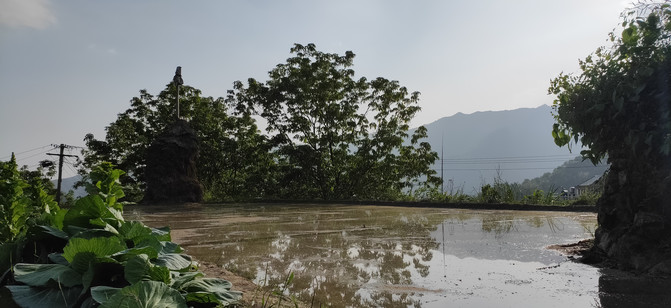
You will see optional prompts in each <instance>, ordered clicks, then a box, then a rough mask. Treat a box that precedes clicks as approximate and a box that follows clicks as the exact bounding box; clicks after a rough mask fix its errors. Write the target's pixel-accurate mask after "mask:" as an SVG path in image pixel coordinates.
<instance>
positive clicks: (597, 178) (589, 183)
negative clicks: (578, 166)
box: [578, 175, 601, 187]
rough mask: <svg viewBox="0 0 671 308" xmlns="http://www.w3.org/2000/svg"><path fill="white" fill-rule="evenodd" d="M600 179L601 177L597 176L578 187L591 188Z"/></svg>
mask: <svg viewBox="0 0 671 308" xmlns="http://www.w3.org/2000/svg"><path fill="white" fill-rule="evenodd" d="M600 179H601V175H595V176H593V177H592V178H591V179H589V180H587V181H585V182H583V183H582V184H580V185H578V187H585V186H590V185H592V184H594V183H596V182H597V181H598V180H600Z"/></svg>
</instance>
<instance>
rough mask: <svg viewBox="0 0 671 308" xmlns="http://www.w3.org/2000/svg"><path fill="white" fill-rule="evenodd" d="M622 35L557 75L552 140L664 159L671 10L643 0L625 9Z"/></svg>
mask: <svg viewBox="0 0 671 308" xmlns="http://www.w3.org/2000/svg"><path fill="white" fill-rule="evenodd" d="M623 16H624V21H623V23H622V27H623V28H624V30H623V31H622V35H621V36H616V35H615V34H614V33H611V35H610V39H611V41H612V42H613V46H612V47H611V48H605V47H602V48H599V49H597V51H596V52H595V53H594V54H592V55H590V56H588V57H587V58H585V59H584V60H581V61H580V69H581V70H582V73H581V74H579V75H571V74H563V73H562V74H560V75H559V77H557V78H555V79H554V80H552V85H551V87H550V90H549V91H550V93H551V94H553V95H556V96H557V99H556V100H555V102H554V105H553V108H554V110H555V118H556V120H557V123H556V124H555V125H554V128H553V132H552V134H553V137H554V139H555V142H556V143H557V144H558V145H560V146H562V145H566V144H569V143H570V142H571V140H574V141H578V140H579V141H580V142H581V143H582V144H583V145H584V146H586V147H588V148H589V149H588V150H585V151H583V153H582V154H583V155H584V156H585V157H587V158H590V159H592V161H594V162H596V161H598V160H600V159H601V158H603V157H605V156H606V155H609V156H615V157H617V156H625V157H638V158H640V159H647V158H656V159H662V158H663V157H666V158H668V157H669V154H670V153H671V120H670V119H671V118H670V116H671V92H670V89H669V82H670V80H669V74H671V44H669V43H670V41H669V39H670V36H671V10H669V4H668V3H664V4H658V5H654V4H645V5H639V6H638V7H637V8H635V9H632V10H629V11H627V12H625V13H624V15H623Z"/></svg>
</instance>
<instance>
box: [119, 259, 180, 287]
mask: <svg viewBox="0 0 671 308" xmlns="http://www.w3.org/2000/svg"><path fill="white" fill-rule="evenodd" d="M124 277H125V278H126V280H127V281H128V282H130V283H131V284H133V283H137V282H140V281H142V280H154V281H161V282H164V283H166V284H170V271H169V270H168V269H167V268H166V267H163V266H156V265H154V264H152V263H151V262H149V257H148V256H147V255H144V254H142V255H137V256H134V257H132V258H130V259H128V261H127V262H126V267H125V269H124Z"/></svg>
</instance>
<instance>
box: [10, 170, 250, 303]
mask: <svg viewBox="0 0 671 308" xmlns="http://www.w3.org/2000/svg"><path fill="white" fill-rule="evenodd" d="M122 174H123V171H121V170H116V169H113V168H112V165H111V164H102V165H100V166H98V167H96V168H94V170H93V171H92V172H91V174H90V178H91V180H92V182H93V183H94V184H93V185H89V187H87V191H88V192H89V195H88V196H86V197H84V198H81V199H79V200H78V201H77V202H76V203H75V206H74V207H73V208H71V209H69V210H67V212H66V213H65V215H61V216H60V218H59V217H55V218H54V220H53V223H51V224H49V225H40V226H38V228H39V230H40V232H36V234H35V235H34V238H30V239H26V240H27V241H28V242H31V241H33V242H60V243H63V245H61V246H60V247H59V248H58V249H55V250H56V251H53V252H51V253H49V254H48V258H47V260H46V262H45V263H38V264H31V263H17V264H15V265H14V266H13V267H12V268H11V269H10V270H7V271H6V272H5V273H4V274H3V276H2V279H0V281H1V282H0V286H2V289H0V304H1V305H0V306H2V307H7V306H9V307H187V306H188V307H214V306H218V305H223V306H227V305H229V304H232V303H235V302H237V301H238V300H239V299H240V298H241V293H240V292H236V291H231V283H230V282H228V281H226V280H223V279H218V278H205V277H204V274H203V273H201V272H199V271H197V270H196V267H197V265H196V264H195V262H193V261H192V259H191V257H190V256H188V255H186V254H183V253H182V252H183V249H182V248H181V247H180V246H179V245H177V244H175V243H173V242H171V241H170V240H171V239H170V230H169V229H168V228H167V227H165V228H151V227H148V226H146V225H144V224H143V223H141V222H137V221H125V220H124V218H123V216H122V211H123V205H124V204H123V203H122V202H118V201H117V200H118V199H120V198H122V197H123V196H124V193H123V191H122V189H121V186H120V184H119V176H121V175H122ZM3 261H4V260H3Z"/></svg>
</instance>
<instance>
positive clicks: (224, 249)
mask: <svg viewBox="0 0 671 308" xmlns="http://www.w3.org/2000/svg"><path fill="white" fill-rule="evenodd" d="M212 211H213V213H214V212H216V211H223V212H225V213H219V214H216V215H213V214H212V213H204V214H203V217H201V218H199V219H193V220H194V221H196V222H195V223H192V224H191V225H189V226H187V225H184V226H181V227H184V228H189V230H192V229H195V230H192V231H191V232H192V233H193V236H191V237H187V238H185V239H183V241H182V244H183V246H184V247H186V248H187V249H188V251H189V253H190V254H192V255H194V256H195V257H196V258H198V259H200V260H203V261H209V262H214V263H217V264H220V265H222V266H224V267H225V268H227V269H229V270H231V271H233V272H235V273H237V274H239V275H242V276H245V277H248V278H250V279H252V280H254V281H255V282H257V283H258V284H265V285H270V286H280V285H282V283H283V282H284V281H285V279H286V277H287V275H288V274H289V273H290V272H293V273H294V280H293V283H292V284H291V285H290V286H289V287H288V293H290V294H293V295H295V296H297V297H298V299H300V300H301V301H303V302H307V303H313V305H314V306H317V307H319V306H321V305H322V304H323V305H326V306H333V307H346V306H382V307H409V306H414V307H420V306H421V305H422V302H421V300H420V299H421V298H422V295H426V294H440V293H441V292H444V291H445V290H448V289H449V288H450V287H451V286H450V285H453V284H449V285H448V284H447V280H449V279H451V278H452V277H448V276H449V268H450V267H451V266H454V265H450V264H445V256H446V255H451V256H456V257H458V258H465V257H474V258H482V259H501V258H508V259H511V260H515V258H517V259H518V260H520V261H525V259H524V257H520V256H519V251H520V250H521V249H527V248H525V247H522V246H521V245H518V244H517V243H516V242H515V241H517V240H519V241H526V240H527V238H525V237H528V236H534V235H533V233H534V232H526V233H524V234H523V236H520V235H515V236H511V237H508V235H510V234H514V233H517V232H520V230H523V231H528V229H534V228H541V227H543V226H545V225H548V226H550V225H551V227H550V229H551V230H555V229H557V230H560V229H561V228H563V225H562V222H561V221H558V220H555V219H553V218H549V216H547V215H540V214H538V213H536V214H524V213H517V212H506V211H500V212H496V211H486V212H476V211H460V210H439V209H421V210H419V209H408V208H395V207H371V206H276V205H269V206H265V207H260V206H258V205H252V206H240V207H228V208H224V209H222V208H219V209H218V210H216V209H213V210H212ZM241 217H242V218H244V219H241ZM229 218H230V219H229ZM474 227H477V229H480V231H477V230H474V229H473V228H474ZM490 235H492V236H493V239H492V240H488V239H486V238H488V237H489V236H490ZM483 238H484V239H485V240H484V241H483ZM518 238H519V239H518ZM511 243H512V245H511ZM497 245H500V246H498V247H497ZM505 245H507V246H505ZM508 246H510V247H511V248H510V249H511V251H510V252H508V253H507V252H506V251H505V249H503V248H501V247H508ZM534 249H537V248H534ZM502 251H503V252H502ZM533 253H534V254H537V252H536V251H534V252H533ZM435 254H438V255H439V257H440V258H441V259H442V260H443V263H442V264H441V263H436V262H433V263H431V260H433V259H434V257H436V256H435ZM502 254H503V255H502ZM506 254H507V255H506ZM532 258H534V259H538V256H535V255H534V256H532ZM441 259H438V260H441ZM451 259H453V258H451ZM555 259H556V258H555ZM429 263H431V264H433V267H441V266H442V268H431V265H430V264H429ZM446 269H447V274H445V273H446ZM432 271H433V272H436V273H439V275H436V274H434V275H430V274H431V272H432ZM432 276H434V278H431V277H432ZM435 277H438V278H435ZM427 279H429V280H430V281H431V282H430V283H428V285H427V283H426V281H427ZM432 279H433V280H432ZM418 280H421V281H422V284H424V285H419V284H418V283H417V281H418Z"/></svg>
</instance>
